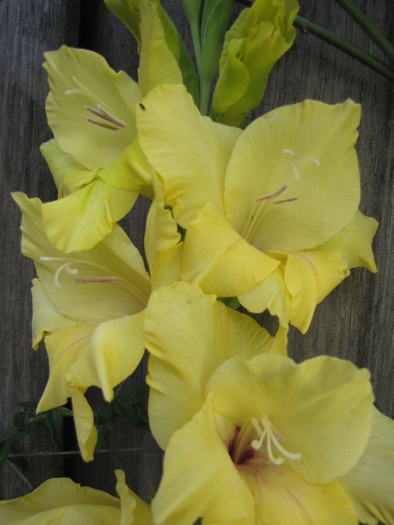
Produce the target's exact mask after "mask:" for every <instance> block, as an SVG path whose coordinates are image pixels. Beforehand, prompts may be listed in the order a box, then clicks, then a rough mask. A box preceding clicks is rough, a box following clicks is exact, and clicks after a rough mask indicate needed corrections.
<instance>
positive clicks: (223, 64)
mask: <svg viewBox="0 0 394 525" xmlns="http://www.w3.org/2000/svg"><path fill="white" fill-rule="evenodd" d="M298 8H299V6H298V3H297V1H296V0H256V1H255V3H254V4H253V6H252V7H251V8H250V9H245V10H244V11H242V12H241V14H240V16H239V17H238V19H237V20H236V22H235V23H234V25H233V26H232V27H231V29H230V30H229V31H228V32H227V34H226V38H225V42H224V46H223V53H222V56H221V58H220V64H219V68H220V69H219V79H218V83H217V85H216V89H215V92H214V95H213V101H212V111H213V114H214V116H215V118H216V119H217V120H218V121H219V122H222V123H223V124H228V125H231V126H242V124H243V123H244V121H245V119H246V117H247V116H248V114H249V112H250V111H251V110H252V109H254V108H255V107H256V106H257V105H258V104H259V103H260V102H261V100H262V98H263V95H264V91H265V88H266V86H267V82H268V75H269V73H270V71H271V69H272V68H273V66H274V65H275V63H276V62H277V60H279V58H280V57H281V56H282V55H284V53H286V51H287V50H288V49H289V48H290V47H291V45H292V43H293V41H294V38H295V34H296V33H295V29H294V27H293V22H294V19H295V17H296V15H297V12H298Z"/></svg>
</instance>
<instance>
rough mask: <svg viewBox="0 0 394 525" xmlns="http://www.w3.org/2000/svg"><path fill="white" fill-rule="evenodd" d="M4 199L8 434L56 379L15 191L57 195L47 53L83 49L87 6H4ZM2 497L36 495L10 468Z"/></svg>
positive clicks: (31, 463) (0, 414) (2, 416)
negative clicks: (41, 339) (36, 322)
mask: <svg viewBox="0 0 394 525" xmlns="http://www.w3.org/2000/svg"><path fill="white" fill-rule="evenodd" d="M0 27H1V31H0V49H1V53H0V70H1V72H2V74H1V78H0V93H1V95H2V96H1V127H0V196H1V224H2V235H1V256H2V271H1V276H0V279H1V291H2V293H1V317H0V318H1V324H0V329H1V332H2V333H1V341H2V354H3V358H2V359H1V364H0V382H1V398H0V399H1V401H0V429H1V432H3V431H5V430H7V429H8V428H10V426H12V416H13V414H14V413H15V412H16V411H17V406H16V403H18V402H21V401H25V400H30V401H35V400H36V401H38V399H39V398H40V396H41V393H42V391H43V388H44V386H45V384H46V380H47V375H48V365H47V358H46V354H45V350H44V348H42V349H41V350H40V351H38V352H37V353H34V351H33V350H32V348H31V328H30V327H31V297H30V285H31V280H32V278H33V277H34V268H33V264H32V263H31V261H29V260H27V259H25V258H24V257H22V256H21V253H20V238H21V236H20V231H19V226H20V221H21V217H20V213H19V210H18V209H17V206H16V205H15V203H14V202H13V201H12V199H11V196H10V192H13V191H24V192H26V193H27V194H28V195H29V196H37V195H39V196H40V197H41V198H42V199H43V200H48V199H53V198H54V197H55V196H56V193H55V191H54V185H53V182H52V181H51V177H50V174H49V171H48V169H47V167H46V164H45V161H44V160H43V159H42V157H41V154H40V151H39V146H40V144H41V143H42V142H44V141H45V140H48V139H49V138H50V137H51V133H50V130H49V129H48V126H47V123H46V117H45V108H44V105H45V98H46V93H47V91H48V88H47V81H46V74H45V72H44V70H43V69H42V67H41V65H42V63H43V56H42V54H43V52H44V51H47V50H49V49H55V48H57V47H59V46H60V45H61V44H63V43H68V44H70V45H72V44H77V43H78V34H79V0H67V1H66V2H65V1H64V0H51V1H50V2H48V1H44V2H29V1H21V2H15V1H13V0H3V1H2V2H0ZM51 449H52V447H51V445H50V443H49V440H48V439H47V437H46V436H43V435H42V433H39V434H37V435H34V436H32V437H30V438H28V439H24V440H20V442H18V449H17V450H16V452H20V453H24V454H26V453H27V454H29V453H36V452H39V451H47V450H51ZM22 467H23V469H24V471H25V473H26V474H27V476H28V478H29V479H30V480H31V481H32V483H33V484H34V485H39V484H40V483H42V481H44V480H45V479H46V478H47V477H48V476H51V475H52V476H53V475H56V474H57V475H59V474H61V473H62V470H63V469H62V464H61V462H60V465H59V458H54V457H49V456H46V457H40V456H39V457H37V456H33V457H26V458H25V461H24V462H23V464H22ZM0 479H1V483H0V486H1V489H0V497H1V498H9V497H15V496H17V495H18V494H19V495H22V494H24V493H26V492H28V491H29V489H28V488H27V487H26V486H25V485H24V484H23V483H22V482H21V480H20V479H19V478H18V477H17V476H16V475H15V474H14V472H12V471H11V470H10V469H9V467H8V466H5V467H4V468H3V470H2V472H1V477H0Z"/></svg>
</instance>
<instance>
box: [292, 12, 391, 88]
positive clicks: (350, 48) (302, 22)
mask: <svg viewBox="0 0 394 525" xmlns="http://www.w3.org/2000/svg"><path fill="white" fill-rule="evenodd" d="M294 25H295V26H296V27H298V29H300V30H301V31H302V32H303V33H311V34H312V35H315V36H318V37H319V38H321V39H322V40H324V41H325V42H328V43H329V44H331V45H333V46H335V47H337V48H338V49H340V50H341V51H344V52H345V53H347V54H348V55H350V56H351V57H353V58H356V59H357V60H359V61H360V62H362V63H363V64H365V65H367V66H368V67H370V68H371V69H373V70H374V71H376V72H377V73H379V74H380V75H382V76H384V77H385V78H387V79H388V80H391V82H394V71H392V70H391V68H390V67H389V66H388V65H387V64H384V63H382V62H381V61H380V60H379V59H377V58H376V57H374V56H373V55H371V54H369V53H367V52H366V51H364V50H363V49H361V48H360V47H358V46H356V45H354V44H352V43H351V42H349V41H348V40H345V39H344V38H341V37H339V36H337V35H335V34H334V33H331V31H328V30H327V29H324V28H323V27H320V26H318V25H316V24H313V23H312V22H309V20H306V18H302V17H301V16H297V17H296V19H295V21H294Z"/></svg>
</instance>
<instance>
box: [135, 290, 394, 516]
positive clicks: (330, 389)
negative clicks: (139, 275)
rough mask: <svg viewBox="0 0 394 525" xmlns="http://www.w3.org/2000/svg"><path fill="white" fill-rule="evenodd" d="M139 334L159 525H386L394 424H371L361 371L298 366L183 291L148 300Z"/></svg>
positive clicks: (260, 334)
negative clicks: (160, 453) (154, 444)
mask: <svg viewBox="0 0 394 525" xmlns="http://www.w3.org/2000/svg"><path fill="white" fill-rule="evenodd" d="M162 319H165V320H166V322H165V323H164V322H162ZM202 326H204V330H203V331H202V330H201V327H202ZM145 332H146V344H147V348H148V349H149V351H150V353H151V357H150V361H149V375H148V382H149V384H150V387H151V395H150V401H149V412H150V420H151V425H152V426H151V428H152V432H153V434H154V436H155V437H156V439H157V440H158V443H159V445H160V446H161V447H162V448H164V449H165V457H164V473H163V478H162V481H161V484H160V486H159V489H158V492H157V494H156V496H155V498H154V500H153V503H152V512H153V516H154V522H155V523H156V524H157V525H167V524H168V525H170V524H171V525H177V524H178V523H179V524H182V525H187V524H190V525H192V524H193V523H195V521H196V520H197V519H198V518H199V517H200V518H203V523H204V522H207V523H217V524H219V523H223V524H224V523H237V524H243V525H249V524H250V523H255V524H258V525H288V524H289V523H292V524H295V525H308V524H309V523H319V525H329V524H332V523H335V524H336V525H357V524H358V521H359V520H363V519H364V518H365V517H367V518H368V519H369V520H371V519H373V518H372V517H374V518H375V520H377V519H383V521H384V523H388V524H389V523H392V518H393V512H394V507H393V501H392V486H393V481H394V478H393V471H392V467H393V462H394V450H393V447H392V443H393V439H394V423H393V422H392V421H391V420H389V419H388V418H385V417H384V416H382V415H378V416H376V411H375V410H374V408H373V404H372V403H373V394H372V389H371V384H370V381H369V372H368V371H367V370H365V369H361V370H359V369H358V368H357V367H356V366H354V365H353V364H352V363H350V362H348V361H344V360H341V359H337V358H332V357H328V356H319V357H315V358H312V359H309V360H306V361H304V362H303V363H301V364H296V363H295V362H294V361H292V360H291V359H289V358H288V357H286V356H285V355H283V354H284V352H282V351H281V349H283V347H284V346H285V344H284V343H285V342H284V341H283V339H281V338H280V334H279V338H278V336H277V337H275V338H272V337H270V336H268V334H266V333H264V331H263V330H262V329H261V328H260V327H259V326H258V325H257V324H256V323H254V322H253V320H252V319H250V318H248V317H247V316H243V315H241V314H237V313H236V312H233V311H230V310H229V309H227V308H225V307H224V306H223V305H221V304H220V303H218V302H217V301H216V302H215V298H214V297H212V296H205V295H203V294H202V292H201V290H199V289H198V287H196V286H192V285H188V284H187V283H178V284H176V285H173V286H171V287H169V288H163V289H160V290H156V291H155V292H154V293H153V294H152V296H151V299H150V302H149V305H148V308H147V312H146V316H145ZM376 417H378V419H376ZM375 484H376V486H375ZM367 522H368V523H375V522H374V521H367Z"/></svg>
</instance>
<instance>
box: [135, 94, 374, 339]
mask: <svg viewBox="0 0 394 525" xmlns="http://www.w3.org/2000/svg"><path fill="white" fill-rule="evenodd" d="M143 105H144V108H145V109H144V110H142V109H140V110H138V112H137V127H138V133H139V141H140V145H141V148H142V150H143V151H144V153H145V155H146V156H147V159H148V161H149V163H150V164H151V165H152V166H153V168H154V169H155V170H156V172H157V174H158V179H159V181H160V183H161V185H162V188H163V193H164V198H165V202H166V204H167V205H168V206H170V207H171V208H172V212H173V215H174V218H175V220H176V221H177V222H178V224H179V225H180V226H181V227H182V228H184V229H186V230H187V233H186V237H185V242H184V249H183V255H182V271H181V277H182V280H185V281H189V282H194V283H197V284H199V285H200V286H201V287H202V288H203V290H204V292H206V293H214V294H216V295H218V296H220V297H232V296H236V297H238V299H239V301H240V302H241V304H242V305H243V306H245V307H246V308H247V309H248V310H249V311H251V312H254V313H256V312H262V311H263V310H265V309H267V308H268V309H269V310H270V312H271V314H272V315H277V316H278V317H279V319H280V322H281V324H283V325H286V324H287V323H289V322H290V323H291V324H293V325H294V326H296V327H298V328H299V329H300V330H301V331H302V332H306V330H307V329H308V327H309V325H310V323H311V320H312V317H313V313H314V310H315V307H316V305H317V304H318V303H319V302H321V301H322V300H323V299H324V297H325V296H326V295H327V294H328V293H329V292H330V291H331V290H332V289H333V288H335V286H337V285H338V284H339V283H340V282H341V281H342V280H343V279H344V278H345V277H347V276H348V275H349V272H350V269H351V268H354V267H356V266H364V267H366V268H368V269H369V270H371V271H372V272H376V266H375V262H374V259H373V254H372V250H371V241H372V238H373V235H374V233H375V231H376V228H377V222H376V221H375V220H374V219H372V218H369V217H365V216H364V215H362V214H361V213H360V212H359V210H358V205H359V202H360V180H359V170H358V164H357V156H356V152H355V150H354V144H355V141H356V139H357V126H358V124H359V119H360V108H359V106H358V105H357V104H354V103H353V102H352V101H350V100H348V101H346V102H344V103H343V104H337V105H334V106H330V105H327V104H323V103H321V102H314V101H311V100H307V101H305V102H303V103H299V104H294V105H291V106H285V107H282V108H279V109H276V110H273V111H271V112H270V113H268V114H267V115H265V116H263V117H260V118H258V119H256V120H255V121H254V122H253V123H252V124H251V125H250V126H249V127H248V128H247V129H246V130H244V131H242V132H241V130H239V129H237V128H232V127H228V126H224V125H222V124H218V123H214V122H212V121H211V120H210V119H208V118H207V117H202V116H201V115H200V114H199V112H198V110H197V108H196V107H195V106H194V105H193V102H192V99H191V97H190V96H189V95H187V93H186V91H185V89H184V88H183V87H182V86H160V87H158V88H156V89H155V90H154V91H152V92H151V93H150V94H149V95H148V96H147V97H146V98H145V99H144V101H143Z"/></svg>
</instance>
